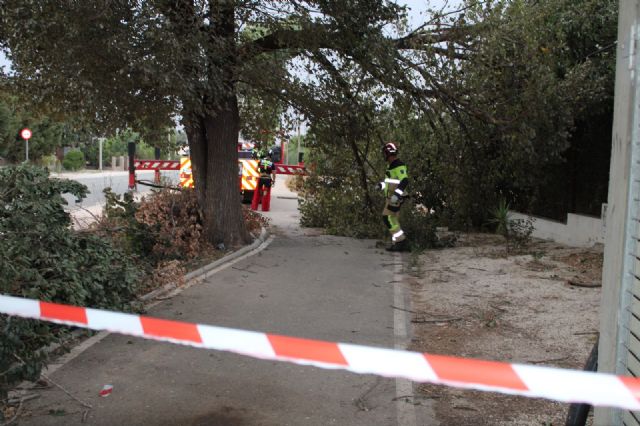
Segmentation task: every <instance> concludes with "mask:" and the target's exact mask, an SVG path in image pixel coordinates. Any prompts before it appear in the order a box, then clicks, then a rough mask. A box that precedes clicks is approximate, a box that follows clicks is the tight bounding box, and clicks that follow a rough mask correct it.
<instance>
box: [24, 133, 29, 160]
mask: <svg viewBox="0 0 640 426" xmlns="http://www.w3.org/2000/svg"><path fill="white" fill-rule="evenodd" d="M24 142H25V144H26V145H27V150H26V156H27V159H26V160H25V162H27V163H28V162H29V139H25V140H24Z"/></svg>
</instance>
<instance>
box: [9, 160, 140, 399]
mask: <svg viewBox="0 0 640 426" xmlns="http://www.w3.org/2000/svg"><path fill="white" fill-rule="evenodd" d="M0 188H1V189H0V236H1V238H0V293H3V294H11V295H15V296H21V297H28V298H33V299H39V300H45V301H54V302H61V303H69V304H74V305H80V306H90V307H97V308H109V309H114V310H129V309H130V301H131V300H132V299H133V298H134V297H135V291H136V285H137V281H138V277H139V272H138V269H137V268H136V267H135V264H133V262H132V260H131V258H130V257H128V256H126V255H125V254H124V253H123V252H122V251H120V250H117V249H115V248H114V247H113V246H112V245H111V244H110V243H109V242H108V241H105V240H103V239H101V238H98V237H97V236H95V235H91V234H89V233H86V232H83V233H80V232H75V231H74V230H73V229H72V227H71V219H70V217H69V214H68V213H67V212H65V211H64V209H63V205H64V204H66V201H65V200H64V198H63V197H62V194H63V193H70V194H73V195H75V196H76V197H77V198H84V197H85V196H86V193H87V188H86V187H85V186H84V185H82V184H80V183H78V182H75V181H70V180H64V179H50V178H49V175H48V172H47V171H46V170H44V169H41V168H37V167H33V166H30V165H21V166H17V167H7V168H4V169H0ZM0 330H1V331H0V372H2V374H0V400H2V399H3V398H4V395H6V392H7V391H8V389H10V388H11V386H13V385H15V384H16V383H18V382H20V381H22V380H34V379H37V378H38V376H39V374H40V370H41V369H42V367H43V366H44V365H46V362H47V354H46V353H45V352H44V351H43V348H44V347H45V346H46V345H47V344H49V343H51V342H53V341H56V340H57V339H58V338H59V336H60V335H61V333H62V331H61V330H63V328H62V327H61V326H58V325H52V324H49V323H45V322H40V321H33V320H25V319H21V318H16V317H9V316H6V315H0ZM18 360H22V361H24V362H22V361H18Z"/></svg>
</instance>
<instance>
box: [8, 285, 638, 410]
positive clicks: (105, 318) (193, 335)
mask: <svg viewBox="0 0 640 426" xmlns="http://www.w3.org/2000/svg"><path fill="white" fill-rule="evenodd" d="M0 313H3V314H8V315H15V316H19V317H23V318H35V319H40V320H44V321H51V322H55V323H59V324H66V325H72V326H77V327H83V328H88V329H91V330H108V331H111V332H114V333H122V334H127V335H131V336H138V337H143V338H145V339H153V340H160V341H166V342H171V343H178V344H183V345H189V346H195V347H198V348H207V349H216V350H222V351H229V352H235V353H238V354H242V355H247V356H250V357H254V358H261V359H268V360H277V361H287V362H292V363H295V364H301V365H314V366H316V367H321V368H328V369H343V370H348V371H352V372H354V373H361V374H376V375H380V376H384V377H402V378H406V379H410V380H413V381H416V382H429V383H435V384H443V385H447V386H454V387H459V388H469V389H478V390H483V391H492V392H500V393H506V394H511V395H523V396H527V397H540V398H547V399H552V400H555V401H561V402H584V403H588V404H591V405H597V406H609V407H617V408H624V409H628V410H640V379H637V378H633V377H624V376H614V375H610V374H602V373H590V372H584V371H578V370H565V369H559V368H548V367H539V366H529V365H522V364H509V363H503V362H495V361H484V360H477V359H469V358H458V357H451V356H442V355H431V354H426V353H418V352H409V351H400V350H392V349H383V348H375V347H370V346H359V345H352V344H346V343H334V342H326V341H320V340H309V339H301V338H297V337H288V336H281V335H277V334H268V333H260V332H254V331H246V330H238V329H232V328H225V327H216V326H210V325H203V324H194V323H187V322H181V321H172V320H165V319H159V318H152V317H147V316H141V315H133V314H124V313H121V312H112V311H106V310H100V309H90V308H81V307H76V306H69V305H62V304H58V303H50V302H41V301H38V300H32V299H23V298H18V297H12V296H4V295H0Z"/></svg>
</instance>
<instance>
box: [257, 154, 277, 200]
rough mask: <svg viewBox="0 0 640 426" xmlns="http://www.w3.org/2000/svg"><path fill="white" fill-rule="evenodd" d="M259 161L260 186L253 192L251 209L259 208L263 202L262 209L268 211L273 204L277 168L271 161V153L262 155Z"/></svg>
mask: <svg viewBox="0 0 640 426" xmlns="http://www.w3.org/2000/svg"><path fill="white" fill-rule="evenodd" d="M261 157H262V158H261V159H260V162H259V163H258V173H260V179H258V186H257V187H256V190H255V191H254V193H253V200H252V201H251V209H252V210H258V204H262V211H263V212H268V211H269V206H270V204H271V186H272V185H275V183H276V168H275V165H274V164H273V162H272V161H271V155H262V156H261Z"/></svg>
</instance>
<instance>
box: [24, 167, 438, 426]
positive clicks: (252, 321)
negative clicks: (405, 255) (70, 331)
mask: <svg viewBox="0 0 640 426" xmlns="http://www.w3.org/2000/svg"><path fill="white" fill-rule="evenodd" d="M283 181H284V180H283V179H280V181H279V182H278V185H277V187H276V188H275V189H274V192H273V194H272V211H271V212H269V213H267V215H268V216H269V217H270V218H271V220H272V225H273V226H272V234H273V235H274V239H273V240H272V242H271V243H270V245H269V246H268V247H267V248H266V249H264V250H262V251H260V252H259V253H258V254H255V255H253V256H250V257H247V258H245V259H242V260H240V261H238V262H237V263H234V264H233V265H231V266H229V267H227V268H226V269H224V270H221V271H220V272H217V273H216V274H215V275H213V276H212V277H210V278H208V279H207V280H206V281H205V282H203V283H200V284H197V285H194V286H192V287H190V288H188V289H186V290H185V291H183V292H182V293H180V294H178V295H177V296H175V297H173V298H172V299H170V300H166V301H164V302H162V303H161V304H159V305H157V306H155V307H154V308H152V309H150V311H149V312H148V314H149V315H152V316H157V317H161V318H170V319H178V320H184V321H192V322H198V323H205V324H212V325H220V326H227V327H234V328H242V329H249V330H256V331H264V332H273V333H279V334H285V335H291V336H297V337H305V338H312V339H323V340H329V341H341V342H349V343H358V344H365V345H375V346H383V347H389V348H392V347H394V346H395V347H403V345H405V344H406V339H407V335H406V334H407V333H406V330H407V321H406V316H405V315H404V312H403V311H402V310H401V309H402V308H403V304H404V302H405V298H404V294H405V293H404V290H403V284H402V283H401V282H399V281H401V272H402V258H401V257H400V256H399V255H398V254H395V255H392V254H388V253H386V252H384V251H382V250H380V249H376V248H375V241H372V240H355V239H350V238H340V237H333V236H326V235H322V234H321V233H320V232H318V231H317V230H310V229H301V228H299V226H298V225H297V223H298V219H299V216H298V212H297V200H296V198H295V194H292V193H291V192H289V191H288V190H286V188H284V185H283V183H284V182H283ZM405 260H406V259H405ZM392 305H395V306H396V307H399V308H401V309H394V308H393V307H392ZM398 305H400V306H398ZM406 309H408V306H407V307H406ZM77 352H78V354H75V353H74V354H73V356H72V357H71V358H73V359H72V360H71V361H69V362H67V363H66V364H65V365H63V366H62V367H60V368H59V369H57V370H56V371H55V372H54V373H52V374H51V378H52V379H53V380H54V381H55V382H56V383H58V384H60V385H61V386H62V387H64V389H66V390H67V391H68V392H69V393H70V394H71V395H73V396H74V397H75V398H78V399H80V400H82V401H85V402H86V403H88V404H90V405H91V406H92V407H93V408H92V409H91V410H88V413H86V414H85V412H86V411H87V410H86V409H85V408H84V407H83V406H82V405H81V404H80V403H79V402H78V401H76V400H74V399H72V398H71V397H70V396H68V395H66V394H65V393H64V392H63V391H61V390H60V389H58V388H56V387H51V388H49V389H45V390H41V391H38V392H40V394H41V396H40V398H38V399H35V400H33V401H29V402H28V403H27V404H26V405H25V409H26V413H27V416H25V417H23V418H21V419H20V422H19V424H20V425H60V424H64V425H75V424H88V425H125V424H126V425H232V426H233V425H363V426H364V425H402V426H413V425H415V424H433V423H432V422H431V421H430V419H431V413H430V412H429V407H428V406H425V405H414V401H415V400H414V399H413V398H412V393H413V389H412V385H411V383H408V382H406V381H402V380H398V381H396V380H395V379H385V378H380V377H375V376H363V375H356V374H352V373H348V372H345V371H332V370H323V369H318V368H314V367H302V366H297V365H293V364H288V363H280V362H273V361H264V360H257V359H252V358H248V357H243V356H240V355H235V354H229V353H223V352H215V351H208V350H202V349H195V348H189V347H182V346H178V345H172V344H166V343H158V342H152V341H146V340H142V339H136V338H130V337H126V336H121V335H109V336H108V337H106V338H104V339H102V340H100V341H98V342H97V343H95V344H93V345H91V346H89V347H88V348H86V349H85V350H83V351H77ZM76 355H77V356H76ZM106 384H110V385H113V387H114V388H113V393H112V394H111V396H109V397H106V398H102V397H99V396H98V393H99V391H100V390H101V389H102V387H103V385H106ZM83 414H84V416H85V422H84V423H83V422H82V420H83ZM416 419H418V422H416Z"/></svg>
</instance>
